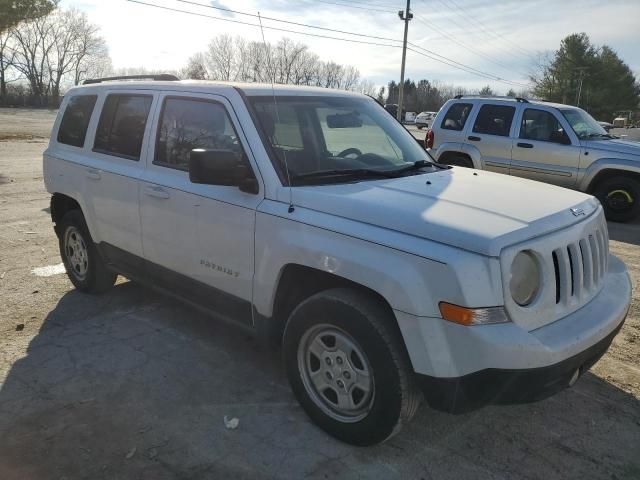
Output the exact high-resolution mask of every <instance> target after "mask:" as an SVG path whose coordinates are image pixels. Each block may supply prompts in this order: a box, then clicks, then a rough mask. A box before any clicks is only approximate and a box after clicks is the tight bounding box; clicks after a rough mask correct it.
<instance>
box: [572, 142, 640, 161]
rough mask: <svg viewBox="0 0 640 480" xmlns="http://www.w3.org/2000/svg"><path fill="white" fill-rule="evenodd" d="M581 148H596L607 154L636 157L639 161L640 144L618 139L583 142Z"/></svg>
mask: <svg viewBox="0 0 640 480" xmlns="http://www.w3.org/2000/svg"><path fill="white" fill-rule="evenodd" d="M582 146H583V147H585V148H596V149H598V150H605V151H607V152H615V153H622V154H625V155H636V156H638V159H639V160H640V143H638V142H633V141H629V140H622V139H620V138H613V139H609V140H583V141H582Z"/></svg>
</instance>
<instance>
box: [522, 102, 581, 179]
mask: <svg viewBox="0 0 640 480" xmlns="http://www.w3.org/2000/svg"><path fill="white" fill-rule="evenodd" d="M518 127H519V129H518V132H516V134H517V137H518V138H517V139H516V141H515V142H514V143H515V145H514V146H513V152H512V159H511V168H510V173H511V175H516V176H518V177H524V178H530V179H532V180H538V181H540V182H546V183H553V184H555V185H560V186H562V187H573V186H575V184H576V179H577V175H578V167H579V163H580V146H579V145H578V140H577V139H575V140H572V139H571V138H570V137H569V135H568V133H567V132H568V130H567V128H568V126H567V127H565V124H564V119H563V118H561V117H560V116H559V115H556V114H555V113H554V112H553V111H550V110H546V109H541V108H536V107H535V106H531V107H528V106H527V107H524V108H523V110H522V113H521V115H520V118H519V121H518ZM574 142H575V143H574Z"/></svg>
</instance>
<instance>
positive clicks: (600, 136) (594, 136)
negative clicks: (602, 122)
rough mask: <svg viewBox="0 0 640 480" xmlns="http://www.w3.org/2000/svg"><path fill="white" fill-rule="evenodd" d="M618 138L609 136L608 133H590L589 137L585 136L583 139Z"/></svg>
mask: <svg viewBox="0 0 640 480" xmlns="http://www.w3.org/2000/svg"><path fill="white" fill-rule="evenodd" d="M596 137H599V138H618V137H616V136H615V135H611V134H610V133H590V134H589V135H587V136H586V137H585V138H587V139H589V138H596Z"/></svg>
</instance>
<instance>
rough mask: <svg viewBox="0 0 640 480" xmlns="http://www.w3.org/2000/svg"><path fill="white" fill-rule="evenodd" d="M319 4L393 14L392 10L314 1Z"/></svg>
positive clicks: (320, 0)
mask: <svg viewBox="0 0 640 480" xmlns="http://www.w3.org/2000/svg"><path fill="white" fill-rule="evenodd" d="M315 1H316V2H319V3H326V4H327V5H337V6H339V7H347V8H357V9H359V10H369V11H374V12H383V13H395V12H394V11H393V10H382V9H381V8H372V7H364V6H363V7H360V6H358V5H349V4H346V3H337V2H329V1H327V0H315Z"/></svg>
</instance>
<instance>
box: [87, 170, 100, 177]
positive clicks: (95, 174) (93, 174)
mask: <svg viewBox="0 0 640 480" xmlns="http://www.w3.org/2000/svg"><path fill="white" fill-rule="evenodd" d="M87 178H90V179H91V180H100V179H101V178H102V175H100V170H96V169H95V168H88V169H87Z"/></svg>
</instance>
